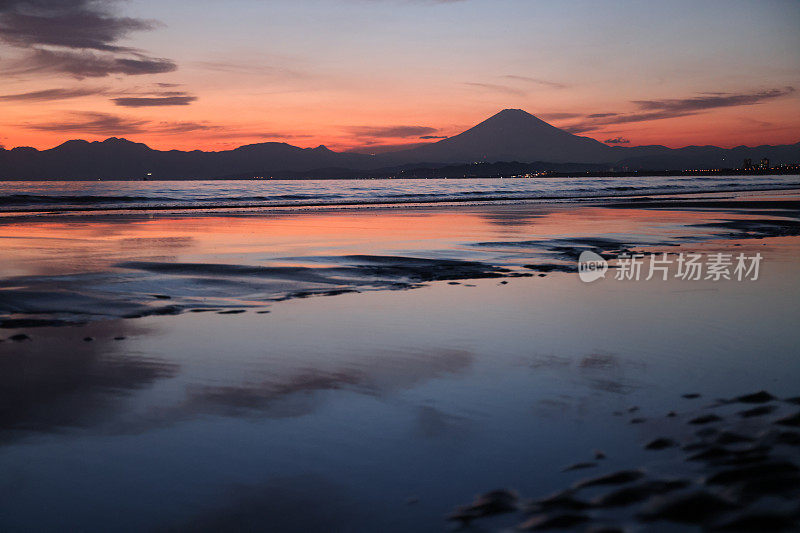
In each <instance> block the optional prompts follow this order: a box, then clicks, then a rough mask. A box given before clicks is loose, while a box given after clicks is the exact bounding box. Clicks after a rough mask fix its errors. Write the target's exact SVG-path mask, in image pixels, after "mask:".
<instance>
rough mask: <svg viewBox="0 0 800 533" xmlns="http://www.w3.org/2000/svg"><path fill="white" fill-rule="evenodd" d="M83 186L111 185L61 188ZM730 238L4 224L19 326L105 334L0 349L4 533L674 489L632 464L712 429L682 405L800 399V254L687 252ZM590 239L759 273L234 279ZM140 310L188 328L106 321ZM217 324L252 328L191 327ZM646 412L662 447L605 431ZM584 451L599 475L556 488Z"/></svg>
mask: <svg viewBox="0 0 800 533" xmlns="http://www.w3.org/2000/svg"><path fill="white" fill-rule="evenodd" d="M295 183H296V182H293V183H292V185H293V184H295ZM40 185H41V186H42V187H46V186H52V187H59V186H60V187H62V188H63V187H64V184H40ZM90 185H91V186H92V187H95V186H98V187H105V188H106V189H105V190H106V192H108V191H109V189H108V188H109V187H110V186H111V185H113V184H105V183H103V184H70V186H75V187H79V186H81V187H83V186H90ZM128 185H129V186H131V187H140V189H138V190H140V191H141V185H142V184H139V183H136V184H128ZM145 185H146V186H147V187H162V188H163V189H161V191H162V193H163V194H165V195H166V194H168V187H173V184H169V185H165V184H145ZM190 185H192V184H183V183H181V184H177V185H174V186H175V187H178V186H181V187H189V186H190ZM214 185H215V186H220V187H223V186H224V187H230V186H231V184H230V183H229V182H225V183H224V184H214ZM234 185H235V184H234ZM256 185H257V186H263V187H265V188H269V187H274V186H275V184H272V183H264V184H256ZM256 185H252V186H256ZM298 185H299V186H301V187H302V186H305V187H317V186H319V187H330V188H335V187H356V185H354V184H340V183H338V182H325V183H322V182H320V183H319V185H317V184H303V183H299V184H298ZM359 185H360V183H359ZM390 185H391V186H393V187H394V186H397V185H396V184H387V187H389V186H390ZM479 185H480V184H478V183H476V182H473V181H470V182H457V183H455V185H454V186H455V187H478V186H479ZM248 186H251V185H250V184H249V183H248ZM286 186H287V187H288V186H289V185H286ZM365 186H366V184H365ZM183 190H184V191H187V192H186V194H200V193H189V192H188V189H183ZM62 192H63V191H62ZM96 192H97V191H95V193H96ZM126 194H128V192H126ZM149 194H150V195H152V194H154V193H149ZM169 194H171V195H173V196H174V195H175V193H174V191H173V192H169ZM202 194H208V193H206V192H203V193H202ZM364 194H370V193H368V192H367V191H366V190H365V191H364ZM758 216H759V217H762V218H763V217H764V216H765V215H764V214H759V215H758ZM737 217H739V218H746V217H747V215H744V214H741V213H739V214H729V213H725V214H720V213H719V212H701V211H691V212H684V211H674V210H652V211H648V210H639V209H618V208H614V209H612V208H601V207H575V206H560V205H550V206H482V207H462V208H458V209H454V208H450V209H424V210H416V211H415V210H413V209H407V210H402V211H401V210H382V211H367V210H359V211H348V212H340V213H330V212H328V213H325V212H323V213H307V214H303V213H300V214H291V215H277V214H273V215H270V216H257V217H256V216H239V217H210V216H209V217H173V218H170V217H157V216H156V217H153V216H149V215H147V216H144V215H143V216H125V217H122V216H119V217H104V218H101V219H94V218H92V217H66V218H65V219H63V220H60V219H39V218H37V217H25V218H21V219H19V220H16V219H10V218H9V219H6V220H4V221H3V222H2V223H0V243H2V244H3V250H4V251H3V253H2V255H0V266H1V267H2V269H3V277H2V280H0V283H1V285H0V303H2V304H3V305H4V306H6V307H4V314H5V315H7V316H20V315H19V314H14V313H11V312H10V311H13V310H14V309H15V308H14V307H13V305H21V304H20V303H19V302H23V303H25V304H27V305H34V306H36V305H38V306H40V308H41V306H45V307H46V306H48V305H50V306H51V307H50V308H48V309H49V311H48V313H50V314H51V315H55V316H59V317H61V318H65V317H67V315H70V314H71V315H81V316H86V315H91V314H92V313H96V314H97V316H94V317H93V319H91V320H88V321H87V323H86V324H85V325H82V326H66V327H40V328H21V329H19V328H18V329H5V330H2V331H0V333H1V334H0V336H2V337H4V338H8V337H10V336H11V335H12V334H14V333H26V334H29V335H30V336H31V338H32V340H30V341H23V342H12V341H10V340H6V341H5V342H1V343H0V529H2V530H3V531H29V530H34V531H65V530H70V531H109V530H115V531H164V530H179V531H180V530H188V531H197V530H201V531H202V530H209V531H221V530H235V529H241V528H247V525H248V524H257V525H258V526H259V528H260V529H262V530H265V531H281V532H283V531H298V532H299V531H353V532H374V531H382V532H383V531H385V532H408V531H419V532H439V531H447V530H449V526H448V525H447V523H446V522H445V521H444V519H443V517H444V515H445V514H446V513H448V512H449V511H450V510H452V509H453V507H454V506H456V505H458V504H462V503H466V502H468V501H470V500H471V498H472V497H473V496H474V495H475V494H478V493H482V492H485V491H487V490H491V489H494V488H498V487H510V488H514V489H516V490H518V491H520V492H521V493H522V494H523V495H526V496H542V495H545V494H547V493H549V492H551V491H554V490H557V489H560V488H563V487H564V486H565V485H568V484H569V483H572V482H574V481H576V480H578V479H580V478H582V477H585V476H589V475H594V474H598V473H605V472H609V471H612V470H613V469H617V468H629V467H631V466H638V465H640V464H646V465H647V467H648V468H649V469H650V470H651V471H655V472H659V471H663V472H666V474H668V475H673V474H675V472H673V471H672V470H671V469H672V466H671V465H670V464H669V463H666V464H664V463H661V462H659V461H662V460H663V459H662V458H663V457H664V456H663V455H660V456H657V457H656V458H654V456H653V455H652V452H644V451H643V450H642V445H643V443H644V442H647V441H648V440H649V439H651V438H653V436H657V435H659V434H660V432H662V431H666V430H667V429H669V430H670V431H677V432H680V431H687V430H686V429H685V428H686V426H685V422H683V420H685V419H684V418H681V419H675V420H677V421H673V422H670V420H672V419H667V418H665V417H664V414H665V413H666V412H667V411H670V410H676V411H678V412H680V413H681V416H683V414H684V413H688V415H687V416H691V413H693V412H695V410H697V409H699V406H700V405H701V404H700V403H697V400H695V401H690V400H686V399H683V398H681V397H680V395H681V394H682V393H686V392H699V393H702V394H703V399H702V400H701V402H706V399H709V401H710V399H711V398H717V397H730V396H733V395H738V394H742V393H746V392H751V391H755V390H758V389H762V388H763V389H767V390H770V391H771V392H772V393H774V394H776V395H781V396H789V395H797V394H798V390H797V384H798V383H800V360H798V358H797V346H798V344H800V330H798V328H797V327H796V325H797V319H798V317H800V304H799V303H798V302H800V268H798V265H800V242H798V240H797V238H796V237H775V238H769V239H764V240H742V241H741V242H738V241H732V240H703V241H702V242H701V241H697V240H688V239H687V237H689V236H697V235H698V234H699V233H703V232H704V231H708V230H703V229H701V228H698V227H692V226H691V225H694V224H702V223H708V222H715V221H717V220H719V219H721V218H725V219H727V218H737ZM598 235H602V236H605V237H614V238H618V239H621V240H627V241H632V242H636V241H663V240H667V241H670V242H684V243H685V244H684V248H682V249H693V250H701V251H720V250H725V251H729V250H731V247H732V246H733V245H734V244H740V245H741V246H738V247H737V248H736V250H737V251H740V250H741V251H745V252H747V253H754V252H756V251H758V252H760V253H762V254H763V255H764V256H765V262H764V265H763V270H762V276H761V278H760V279H759V280H758V281H757V282H750V283H738V282H734V281H731V282H720V283H714V282H710V281H700V282H682V281H680V280H670V281H668V282H660V281H651V282H644V281H642V282H616V281H614V280H613V279H606V280H602V281H598V282H596V283H592V284H585V283H581V282H580V281H579V280H578V278H577V275H576V274H573V273H552V274H549V275H548V276H546V277H538V276H535V277H520V278H507V279H506V281H508V284H501V283H500V281H501V280H500V279H479V280H471V281H470V280H464V281H461V282H460V284H455V285H454V284H450V283H448V282H447V281H435V282H431V283H427V284H425V286H423V287H419V288H414V289H412V290H383V289H382V288H381V287H377V288H376V287H365V286H361V285H357V286H358V287H359V289H361V292H360V293H348V294H341V295H338V296H325V297H314V298H302V299H292V300H288V301H280V302H275V301H272V300H269V299H268V297H269V296H272V295H274V294H275V291H278V292H280V291H281V290H285V287H282V286H275V285H274V283H275V280H273V279H272V278H270V276H271V275H272V274H271V273H269V272H268V273H267V274H268V275H267V274H265V275H264V276H262V277H259V276H253V271H250V270H245V271H242V270H231V269H223V268H220V267H219V265H245V266H257V265H261V266H264V265H276V264H277V265H282V266H293V265H302V266H305V267H310V266H313V265H317V266H319V265H321V264H327V263H330V262H333V263H335V264H346V263H347V261H349V260H346V259H343V258H346V257H354V256H356V255H357V254H360V255H367V254H368V255H370V256H378V255H382V256H387V255H388V256H404V257H424V258H432V259H448V260H457V259H468V260H479V261H489V260H491V261H492V262H493V263H499V264H502V265H503V266H505V267H508V268H512V269H521V268H522V265H523V264H525V263H526V262H529V261H531V260H532V258H534V257H536V256H537V254H539V253H540V251H541V250H539V248H538V247H537V244H536V243H539V242H541V241H544V242H547V241H551V240H553V239H564V238H569V237H579V238H585V237H591V236H598ZM476 243H482V245H481V246H476ZM487 243H489V244H487ZM491 243H496V244H495V245H492V244H491ZM508 243H517V245H516V246H509V245H508ZM670 251H674V247H673V248H670ZM326 262H327V263H326ZM142 264H147V265H152V264H159V265H161V264H172V265H184V266H186V265H192V267H191V268H188V267H187V268H184V269H180V270H170V271H165V270H160V271H158V270H155V271H154V270H152V269H151V270H142V269H141V268H138V267H136V268H133V267H132V265H134V266H135V265H139V266H141V265H142ZM120 265H122V266H120ZM198 265H200V266H198ZM209 265H211V266H214V268H211V267H209ZM255 272H256V273H257V274H258V273H262V274H263V272H262V271H255ZM270 272H272V271H270ZM279 272H285V271H279ZM301 272H305V271H301ZM348 272H349V271H348ZM279 281H280V283H284V282H285V280H279ZM312 281H313V280H312ZM292 282H293V283H294V282H297V283H308V279H300V278H298V279H295V280H293V281H292ZM384 288H385V287H384ZM67 289H69V290H67ZM372 289H376V290H372ZM155 294H157V295H159V296H160V297H165V296H169V297H170V300H163V299H162V298H159V297H157V296H154V295H155ZM145 297H146V298H148V299H149V300H150V301H152V302H154V304H159V305H160V304H162V303H164V302H174V303H175V305H181V306H183V309H184V312H182V313H181V314H178V315H174V316H173V315H168V316H143V317H140V318H133V319H124V318H119V317H116V316H113V312H110V311H108V310H107V309H104V308H102V307H101V306H100V304H99V303H98V302H105V304H106V305H108V307H109V308H112V309H113V308H116V307H118V306H119V305H122V304H121V303H120V302H122V301H126V302H127V301H131V300H132V299H139V300H142V299H143V298H145ZM15 298H16V299H15ZM109 302H111V303H110V304H109ZM114 302H116V303H114ZM11 304H13V305H11ZM203 305H206V306H209V305H213V306H214V307H215V308H217V309H222V308H236V309H244V310H246V312H244V313H240V314H218V313H216V312H190V311H189V309H190V308H192V306H195V308H198V309H202V308H203ZM16 309H19V308H18V307H17V308H16ZM258 310H269V311H270V312H269V313H266V314H259V313H258V312H257V311H258ZM67 311H69V312H67ZM25 316H28V315H25ZM85 337H92V338H93V339H94V340H93V341H84V340H83V339H84V338H85ZM117 337H124V338H123V339H120V340H116V339H115V338H117ZM633 406H638V407H639V408H640V410H639V414H640V415H641V416H643V417H647V418H648V419H651V420H652V421H651V422H649V423H645V424H640V425H634V424H631V423H629V416H615V415H614V414H613V413H614V412H622V413H627V412H628V409H629V408H631V407H633ZM596 449H599V450H603V451H604V452H605V453H606V454H607V456H608V458H607V459H606V460H605V461H604V463H603V464H602V465H601V466H600V467H598V468H596V469H593V470H590V471H588V472H587V471H577V472H566V473H565V472H561V469H562V468H563V467H564V466H566V465H569V464H572V463H575V462H578V461H586V460H590V459H591V458H592V457H593V454H594V450H596ZM648 453H649V454H650V455H648ZM665 453H668V452H665ZM490 530H491V528H490Z"/></svg>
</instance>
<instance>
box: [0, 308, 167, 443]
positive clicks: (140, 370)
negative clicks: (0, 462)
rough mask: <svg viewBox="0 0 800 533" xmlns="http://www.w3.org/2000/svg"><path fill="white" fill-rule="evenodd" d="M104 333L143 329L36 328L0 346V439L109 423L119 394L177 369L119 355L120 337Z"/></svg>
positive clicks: (114, 325)
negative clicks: (20, 338)
mask: <svg viewBox="0 0 800 533" xmlns="http://www.w3.org/2000/svg"><path fill="white" fill-rule="evenodd" d="M108 331H113V332H114V333H113V334H114V335H115V336H117V337H123V336H125V335H131V334H134V333H142V329H141V328H138V327H136V326H135V325H134V324H133V323H130V322H125V321H117V322H112V323H107V324H103V326H102V327H101V326H95V327H94V328H89V329H86V330H81V331H80V332H77V331H76V330H75V329H74V328H66V329H62V328H57V329H55V330H52V329H51V330H49V331H45V330H38V331H37V333H35V334H31V337H30V338H29V340H25V341H23V342H17V343H13V345H12V344H11V343H8V342H5V343H2V344H0V443H8V442H10V441H13V440H14V439H16V438H19V437H22V436H25V435H28V434H31V433H43V432H44V433H50V432H59V431H63V430H67V429H70V428H72V429H76V428H89V427H95V426H99V425H101V424H104V423H108V422H109V421H112V420H114V418H115V416H116V415H117V409H118V407H119V405H120V403H121V400H122V399H123V398H125V397H126V396H131V395H133V394H134V393H135V392H136V391H138V390H141V389H144V388H147V387H150V386H151V385H153V383H155V382H156V381H158V380H162V379H166V378H170V377H173V376H175V375H176V373H177V371H178V367H177V365H175V364H174V363H171V362H168V361H166V360H163V359H159V358H153V357H142V356H136V355H130V354H125V349H124V342H123V341H122V340H114V339H113V338H112V337H110V336H109V335H108V333H107V332H108ZM98 332H101V333H105V335H100V334H98ZM91 334H94V335H97V337H95V336H91ZM79 335H81V336H84V337H83V338H85V339H86V340H79V339H80V338H81V337H79ZM89 339H91V340H89Z"/></svg>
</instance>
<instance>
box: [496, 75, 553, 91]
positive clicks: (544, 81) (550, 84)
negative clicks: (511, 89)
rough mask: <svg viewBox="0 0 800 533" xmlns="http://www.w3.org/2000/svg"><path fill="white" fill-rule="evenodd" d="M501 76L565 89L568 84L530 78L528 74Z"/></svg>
mask: <svg viewBox="0 0 800 533" xmlns="http://www.w3.org/2000/svg"><path fill="white" fill-rule="evenodd" d="M503 78H505V79H507V80H512V81H521V82H524V83H532V84H534V85H543V86H545V87H550V88H551V89H566V88H567V87H568V85H566V84H564V83H559V82H556V81H550V80H543V79H541V78H532V77H530V76H518V75H516V74H506V75H505V76H503Z"/></svg>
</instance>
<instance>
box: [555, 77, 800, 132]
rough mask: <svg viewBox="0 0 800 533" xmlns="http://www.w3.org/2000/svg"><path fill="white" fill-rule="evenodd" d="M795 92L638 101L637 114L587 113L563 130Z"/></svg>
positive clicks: (699, 110)
mask: <svg viewBox="0 0 800 533" xmlns="http://www.w3.org/2000/svg"><path fill="white" fill-rule="evenodd" d="M794 91H795V89H794V87H783V88H780V89H768V90H763V91H755V92H743V93H705V94H702V95H700V96H692V97H688V98H668V99H663V100H634V101H633V102H632V103H633V104H635V105H636V106H637V107H638V110H637V111H635V112H633V113H594V114H591V115H586V117H585V118H586V120H583V121H581V122H579V123H577V124H571V125H569V126H565V127H563V128H562V129H565V130H566V131H569V132H570V133H583V132H587V131H593V130H597V129H600V128H602V127H604V126H608V125H611V124H628V123H632V122H648V121H651V120H663V119H668V118H677V117H684V116H688V115H696V114H698V113H702V112H705V111H708V110H712V109H719V108H725V107H736V106H748V105H755V104H760V103H763V102H765V101H768V100H773V99H775V98H780V97H783V96H787V95H789V94H792V93H793V92H794Z"/></svg>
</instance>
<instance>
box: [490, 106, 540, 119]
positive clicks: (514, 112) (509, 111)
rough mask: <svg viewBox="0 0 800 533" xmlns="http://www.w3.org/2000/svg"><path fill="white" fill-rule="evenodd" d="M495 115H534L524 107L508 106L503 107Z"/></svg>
mask: <svg viewBox="0 0 800 533" xmlns="http://www.w3.org/2000/svg"><path fill="white" fill-rule="evenodd" d="M494 116H496V117H510V116H527V117H532V116H533V115H531V114H530V113H528V112H527V111H525V110H524V109H513V108H507V109H503V110H502V111H500V112H499V113H497V114H495V115H494Z"/></svg>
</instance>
